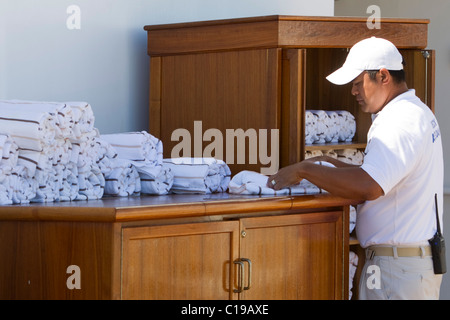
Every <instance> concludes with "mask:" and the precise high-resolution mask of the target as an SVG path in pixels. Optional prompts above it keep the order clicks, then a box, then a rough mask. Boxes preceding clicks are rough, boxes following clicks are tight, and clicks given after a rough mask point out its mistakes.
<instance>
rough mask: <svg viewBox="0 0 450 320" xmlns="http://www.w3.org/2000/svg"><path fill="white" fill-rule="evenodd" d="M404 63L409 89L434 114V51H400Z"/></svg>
mask: <svg viewBox="0 0 450 320" xmlns="http://www.w3.org/2000/svg"><path fill="white" fill-rule="evenodd" d="M400 52H401V54H402V56H403V59H404V61H405V63H406V65H405V73H406V83H407V84H408V87H409V88H410V89H415V90H416V95H417V96H418V97H419V98H420V99H421V100H422V101H423V103H425V104H426V105H427V106H428V107H429V108H430V109H431V110H432V111H433V112H434V77H435V75H434V73H435V65H434V61H435V60H434V59H435V58H434V57H435V51H434V50H411V49H409V50H408V49H403V50H400Z"/></svg>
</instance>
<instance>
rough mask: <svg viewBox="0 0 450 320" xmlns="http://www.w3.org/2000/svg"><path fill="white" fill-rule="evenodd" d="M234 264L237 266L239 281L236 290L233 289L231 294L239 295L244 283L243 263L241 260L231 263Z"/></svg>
mask: <svg viewBox="0 0 450 320" xmlns="http://www.w3.org/2000/svg"><path fill="white" fill-rule="evenodd" d="M233 263H234V264H239V280H238V288H237V289H234V290H233V292H235V293H241V292H242V291H243V290H242V284H243V283H244V263H243V262H242V261H241V260H237V261H233Z"/></svg>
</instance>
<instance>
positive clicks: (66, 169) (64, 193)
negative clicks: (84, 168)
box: [56, 163, 79, 201]
mask: <svg viewBox="0 0 450 320" xmlns="http://www.w3.org/2000/svg"><path fill="white" fill-rule="evenodd" d="M56 170H58V176H59V177H60V179H58V190H59V201H72V200H76V199H77V197H78V192H79V186H78V170H77V167H76V166H75V164H74V163H68V164H67V165H64V166H62V165H61V166H58V167H57V169H56Z"/></svg>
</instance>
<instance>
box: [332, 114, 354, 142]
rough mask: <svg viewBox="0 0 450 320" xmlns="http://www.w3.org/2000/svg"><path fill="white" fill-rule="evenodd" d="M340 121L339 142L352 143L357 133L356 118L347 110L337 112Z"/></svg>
mask: <svg viewBox="0 0 450 320" xmlns="http://www.w3.org/2000/svg"><path fill="white" fill-rule="evenodd" d="M336 113H337V114H338V119H339V121H338V122H339V136H338V139H339V141H352V139H353V137H354V136H355V132H356V121H355V117H354V116H353V115H352V114H351V113H350V112H349V111H347V110H338V111H336Z"/></svg>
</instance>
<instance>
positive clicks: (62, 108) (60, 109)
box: [0, 100, 104, 203]
mask: <svg viewBox="0 0 450 320" xmlns="http://www.w3.org/2000/svg"><path fill="white" fill-rule="evenodd" d="M0 114H1V118H0V133H2V134H6V135H9V136H10V137H11V138H12V139H13V141H14V142H15V143H16V144H17V146H18V160H17V166H18V168H20V167H23V169H21V170H19V171H20V172H21V176H22V177H23V178H25V179H26V180H27V181H28V183H29V184H30V185H32V186H34V185H35V184H37V186H36V187H35V190H34V193H35V194H34V197H32V198H31V199H29V201H31V202H49V201H68V200H77V199H91V198H96V199H99V198H101V196H102V195H103V188H104V178H103V177H102V175H101V172H100V171H99V170H98V168H97V167H96V158H95V157H96V155H97V154H96V153H95V152H92V151H93V150H94V149H95V137H96V136H97V135H98V131H97V130H96V129H95V128H94V115H93V112H92V108H91V106H90V105H89V104H88V103H85V102H64V103H61V102H41V101H23V100H6V101H0ZM28 198H29V197H28ZM24 201H25V200H24ZM13 203H17V201H13Z"/></svg>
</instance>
